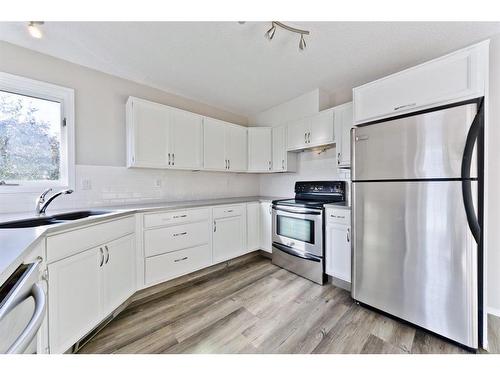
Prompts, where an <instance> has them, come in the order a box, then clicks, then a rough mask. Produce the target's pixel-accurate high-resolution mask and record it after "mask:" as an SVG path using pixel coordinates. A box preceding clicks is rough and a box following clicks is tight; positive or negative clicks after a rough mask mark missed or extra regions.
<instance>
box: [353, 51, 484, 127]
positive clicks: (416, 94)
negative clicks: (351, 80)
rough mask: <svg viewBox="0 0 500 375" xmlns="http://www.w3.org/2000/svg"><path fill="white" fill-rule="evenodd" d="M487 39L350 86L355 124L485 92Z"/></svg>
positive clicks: (480, 94) (464, 98)
mask: <svg viewBox="0 0 500 375" xmlns="http://www.w3.org/2000/svg"><path fill="white" fill-rule="evenodd" d="M488 48H489V41H485V42H481V43H478V44H476V45H473V46H471V47H468V48H465V49H462V50H459V51H456V52H453V53H451V54H448V55H446V56H443V57H440V58H438V59H434V60H431V61H428V62H426V63H423V64H421V65H417V66H415V67H412V68H409V69H406V70H403V71H401V72H399V73H396V74H392V75H390V76H388V77H384V78H382V79H379V80H377V81H374V82H370V83H368V84H365V85H363V86H359V87H356V88H354V89H353V100H354V124H355V125H356V124H362V123H365V122H370V121H374V120H379V119H383V118H387V117H392V116H396V115H400V114H405V113H409V112H413V111H417V110H422V109H426V108H431V107H435V106H439V105H446V104H450V103H453V102H459V101H463V100H467V99H473V98H477V97H480V96H483V95H484V92H485V87H486V79H487V76H486V72H487V71H488V70H487V66H488V65H487V64H488Z"/></svg>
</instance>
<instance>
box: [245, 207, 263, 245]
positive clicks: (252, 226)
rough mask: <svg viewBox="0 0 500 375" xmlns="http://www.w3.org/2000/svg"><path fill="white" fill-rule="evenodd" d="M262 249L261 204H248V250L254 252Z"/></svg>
mask: <svg viewBox="0 0 500 375" xmlns="http://www.w3.org/2000/svg"><path fill="white" fill-rule="evenodd" d="M259 247H260V203H259V202H252V203H248V204H247V250H248V251H254V250H258V249H259Z"/></svg>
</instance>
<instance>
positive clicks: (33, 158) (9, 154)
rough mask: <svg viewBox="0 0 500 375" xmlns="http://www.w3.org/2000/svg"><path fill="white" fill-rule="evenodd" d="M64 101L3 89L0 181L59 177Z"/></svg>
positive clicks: (0, 117) (0, 94) (53, 178)
mask: <svg viewBox="0 0 500 375" xmlns="http://www.w3.org/2000/svg"><path fill="white" fill-rule="evenodd" d="M60 139H61V104H60V103H57V102H53V101H49V100H45V99H39V98H32V97H28V96H24V95H19V94H13V93H9V92H5V91H0V181H1V180H5V181H9V180H10V181H13V180H14V181H36V180H58V179H59V178H60V162H61V147H60V146H61V145H60V143H61V142H60Z"/></svg>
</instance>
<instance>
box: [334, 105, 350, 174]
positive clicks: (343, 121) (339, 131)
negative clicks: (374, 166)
mask: <svg viewBox="0 0 500 375" xmlns="http://www.w3.org/2000/svg"><path fill="white" fill-rule="evenodd" d="M352 108H353V107H352V102H350V103H346V104H342V105H340V106H337V107H335V108H334V114H335V134H336V135H337V142H336V150H337V167H338V168H350V167H351V129H352V127H353V123H352Z"/></svg>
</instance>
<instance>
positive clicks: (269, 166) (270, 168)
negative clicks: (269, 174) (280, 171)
mask: <svg viewBox="0 0 500 375" xmlns="http://www.w3.org/2000/svg"><path fill="white" fill-rule="evenodd" d="M269 170H271V160H269Z"/></svg>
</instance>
